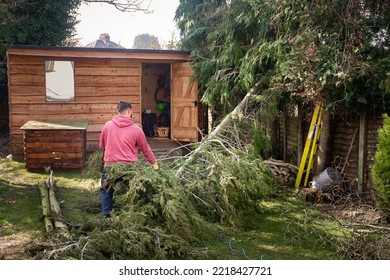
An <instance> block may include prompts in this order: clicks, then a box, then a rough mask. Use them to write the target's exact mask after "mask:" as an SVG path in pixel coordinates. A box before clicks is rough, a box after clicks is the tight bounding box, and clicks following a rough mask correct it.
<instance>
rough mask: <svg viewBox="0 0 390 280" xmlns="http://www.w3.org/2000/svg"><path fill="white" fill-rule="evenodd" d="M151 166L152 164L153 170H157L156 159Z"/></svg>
mask: <svg viewBox="0 0 390 280" xmlns="http://www.w3.org/2000/svg"><path fill="white" fill-rule="evenodd" d="M152 166H153V169H154V170H155V171H157V170H158V169H159V167H158V164H157V161H156V162H155V163H153V164H152Z"/></svg>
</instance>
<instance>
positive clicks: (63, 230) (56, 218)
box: [46, 169, 70, 237]
mask: <svg viewBox="0 0 390 280" xmlns="http://www.w3.org/2000/svg"><path fill="white" fill-rule="evenodd" d="M49 171H50V175H49V176H48V178H47V179H46V186H47V189H48V196H49V201H50V210H51V217H52V219H53V223H54V228H55V229H56V230H58V232H59V233H60V234H62V235H63V236H65V237H70V233H69V230H68V227H67V226H66V224H65V223H64V222H63V220H64V219H63V216H62V212H61V207H60V205H59V203H58V201H57V198H56V195H55V184H54V179H53V170H51V169H50V170H49Z"/></svg>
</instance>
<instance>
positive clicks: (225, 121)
mask: <svg viewBox="0 0 390 280" xmlns="http://www.w3.org/2000/svg"><path fill="white" fill-rule="evenodd" d="M260 86H261V83H256V85H255V86H254V87H253V88H251V89H250V90H249V92H248V93H247V94H246V95H245V97H244V98H243V99H242V100H241V102H240V103H239V104H238V105H237V106H236V107H235V108H234V110H233V111H231V112H230V113H229V114H227V115H226V116H225V118H224V119H223V120H222V122H221V123H220V124H219V125H218V126H217V127H215V129H214V130H213V131H212V132H211V133H210V134H209V135H208V136H207V138H205V139H204V140H203V141H202V142H201V143H200V144H199V146H198V147H197V148H196V149H195V150H194V151H193V152H192V153H191V155H189V156H188V157H187V159H186V161H185V162H184V163H183V165H182V166H181V167H180V168H179V169H178V171H177V175H178V176H181V174H182V173H183V171H184V169H185V167H187V166H188V164H190V163H191V162H192V161H193V160H194V158H195V157H196V156H197V155H198V153H199V152H201V151H203V149H204V147H205V146H206V144H207V143H209V141H212V140H213V139H215V138H217V137H218V136H219V135H220V134H221V133H222V132H223V131H224V130H225V129H227V128H228V127H229V125H230V124H231V122H232V121H233V120H234V119H235V118H236V117H238V116H239V115H241V114H242V112H243V111H244V110H245V109H246V107H247V105H248V103H249V100H250V97H251V96H252V95H253V94H255V93H257V92H258V91H259V90H260Z"/></svg>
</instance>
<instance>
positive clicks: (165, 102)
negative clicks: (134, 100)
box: [141, 63, 171, 139]
mask: <svg viewBox="0 0 390 280" xmlns="http://www.w3.org/2000/svg"><path fill="white" fill-rule="evenodd" d="M170 73H171V67H170V64H161V63H144V64H143V65H142V80H141V112H142V116H141V117H142V129H143V131H144V133H145V135H146V137H148V138H151V139H155V138H159V139H170V136H171V74H170Z"/></svg>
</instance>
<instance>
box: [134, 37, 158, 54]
mask: <svg viewBox="0 0 390 280" xmlns="http://www.w3.org/2000/svg"><path fill="white" fill-rule="evenodd" d="M133 48H134V49H146V50H160V49H161V45H160V42H159V41H158V38H157V37H156V36H154V35H151V34H148V33H144V34H138V35H137V36H135V38H134V43H133Z"/></svg>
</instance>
